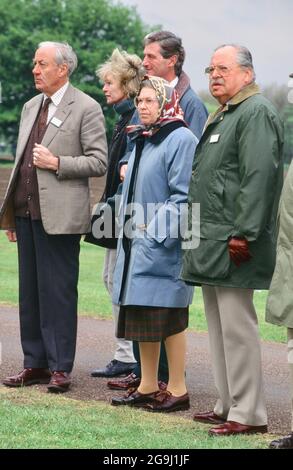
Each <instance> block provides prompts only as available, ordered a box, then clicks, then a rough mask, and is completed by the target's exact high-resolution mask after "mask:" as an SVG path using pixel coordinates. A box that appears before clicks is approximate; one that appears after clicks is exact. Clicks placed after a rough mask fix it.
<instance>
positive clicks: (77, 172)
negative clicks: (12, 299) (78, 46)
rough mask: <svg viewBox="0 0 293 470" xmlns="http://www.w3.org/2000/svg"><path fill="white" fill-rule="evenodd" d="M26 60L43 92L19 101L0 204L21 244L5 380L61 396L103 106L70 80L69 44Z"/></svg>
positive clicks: (1, 218)
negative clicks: (12, 368) (18, 354)
mask: <svg viewBox="0 0 293 470" xmlns="http://www.w3.org/2000/svg"><path fill="white" fill-rule="evenodd" d="M33 63H34V66H33V71H32V72H33V76H34V81H35V87H36V89H37V90H38V91H40V92H41V93H40V94H38V95H37V96H36V97H34V98H33V99H31V100H30V101H28V102H27V103H26V104H25V105H24V108H23V111H22V115H21V121H20V129H19V138H18V145H17V150H16V159H15V165H14V168H13V171H12V174H11V178H10V181H9V184H8V188H7V191H6V195H5V198H4V202H3V205H2V207H1V210H0V227H1V228H2V229H5V230H6V233H7V236H8V239H9V240H10V241H11V242H13V241H17V243H18V255H19V312H20V330H21V343H22V349H23V353H24V369H23V370H22V372H20V373H18V374H17V375H14V376H11V377H7V378H6V379H5V380H4V381H3V383H4V385H7V386H11V387H19V386H24V385H32V384H36V383H47V384H49V385H48V390H49V391H51V392H65V391H67V390H68V388H69V386H70V383H71V378H70V372H71V370H72V368H73V362H74V356H75V347H76V330H77V282H78V273H79V243H80V237H81V234H84V233H86V232H87V231H88V228H89V223H90V203H89V185H88V178H89V177H90V176H102V175H104V174H105V172H106V160H107V157H106V156H107V144H106V136H105V126H104V117H103V114H102V111H101V107H100V105H99V104H98V103H97V102H96V101H94V100H93V99H92V98H90V97H89V96H87V95H86V94H84V93H82V92H81V91H80V90H78V89H76V88H74V87H73V86H72V85H71V84H70V83H69V76H70V75H71V73H72V72H73V71H74V69H75V68H76V66H77V58H76V55H75V53H74V51H73V50H72V48H71V47H70V46H69V45H68V44H64V43H54V42H44V43H41V44H39V47H38V49H37V51H36V53H35V57H34V61H33Z"/></svg>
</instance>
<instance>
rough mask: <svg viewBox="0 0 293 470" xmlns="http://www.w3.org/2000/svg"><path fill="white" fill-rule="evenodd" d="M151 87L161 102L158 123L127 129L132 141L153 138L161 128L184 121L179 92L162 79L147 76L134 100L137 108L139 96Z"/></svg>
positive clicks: (131, 126)
mask: <svg viewBox="0 0 293 470" xmlns="http://www.w3.org/2000/svg"><path fill="white" fill-rule="evenodd" d="M146 84H147V86H149V87H151V88H153V89H154V90H155V93H156V97H157V99H158V102H159V113H158V119H157V121H156V122H154V123H153V124H151V125H149V126H145V125H143V124H138V125H130V126H127V127H126V132H127V133H128V134H129V137H130V138H131V139H135V138H136V137H138V136H144V137H151V136H153V135H154V134H155V133H156V132H158V131H159V130H160V128H161V127H163V126H165V125H166V124H169V123H170V122H175V121H181V122H182V121H183V122H184V118H183V111H182V109H181V107H180V105H179V97H178V93H177V91H176V90H175V89H174V88H173V87H172V86H170V84H169V83H168V82H167V81H166V80H164V79H163V78H160V77H153V76H148V75H146V76H145V77H144V78H143V80H142V82H141V85H140V89H139V92H138V93H137V95H136V98H135V99H134V103H135V105H136V106H137V99H138V96H139V94H140V92H141V90H142V88H144V87H145V86H146Z"/></svg>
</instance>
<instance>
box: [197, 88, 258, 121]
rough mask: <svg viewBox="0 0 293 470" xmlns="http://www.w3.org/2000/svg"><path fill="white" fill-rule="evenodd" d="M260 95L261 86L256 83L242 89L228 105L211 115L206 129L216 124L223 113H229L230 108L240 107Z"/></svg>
mask: <svg viewBox="0 0 293 470" xmlns="http://www.w3.org/2000/svg"><path fill="white" fill-rule="evenodd" d="M259 93H260V89H259V86H258V85H257V84H256V83H254V82H253V83H251V84H250V85H247V86H246V87H244V88H242V89H241V90H240V91H238V93H236V95H235V96H233V97H232V98H231V99H230V100H229V101H227V103H226V104H224V105H221V106H220V107H219V108H218V109H217V110H216V111H215V112H214V113H212V114H210V115H209V117H208V120H207V122H206V125H205V129H206V128H207V127H208V125H209V124H211V123H212V122H214V121H215V120H216V118H217V117H219V116H220V115H221V114H222V113H223V112H227V111H229V108H230V107H234V106H238V105H239V104H240V103H242V102H243V101H245V100H247V99H248V98H250V97H251V96H254V95H257V94H259Z"/></svg>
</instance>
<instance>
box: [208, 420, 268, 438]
mask: <svg viewBox="0 0 293 470" xmlns="http://www.w3.org/2000/svg"><path fill="white" fill-rule="evenodd" d="M257 432H261V433H265V432H268V427H267V426H266V425H264V426H250V425H248V424H241V423H236V421H227V422H226V423H224V424H220V425H219V426H216V427H215V428H211V429H210V430H209V435H210V436H230V435H231V434H255V433H257Z"/></svg>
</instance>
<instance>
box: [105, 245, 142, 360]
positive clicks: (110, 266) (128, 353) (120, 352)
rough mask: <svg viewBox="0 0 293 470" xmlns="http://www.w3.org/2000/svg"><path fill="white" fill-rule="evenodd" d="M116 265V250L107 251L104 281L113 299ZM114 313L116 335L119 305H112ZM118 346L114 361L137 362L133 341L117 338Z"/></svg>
mask: <svg viewBox="0 0 293 470" xmlns="http://www.w3.org/2000/svg"><path fill="white" fill-rule="evenodd" d="M115 263H116V250H113V249H107V250H106V255H105V261H104V271H103V280H104V284H105V287H106V289H107V291H108V292H109V294H110V297H111V298H112V292H113V273H114V268H115ZM112 313H113V319H114V328H115V333H116V330H117V324H118V316H119V305H116V304H112ZM116 340H117V346H116V351H115V354H114V359H116V360H117V361H121V362H136V360H135V358H134V355H133V348H132V341H126V340H125V339H123V338H119V339H118V338H116Z"/></svg>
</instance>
